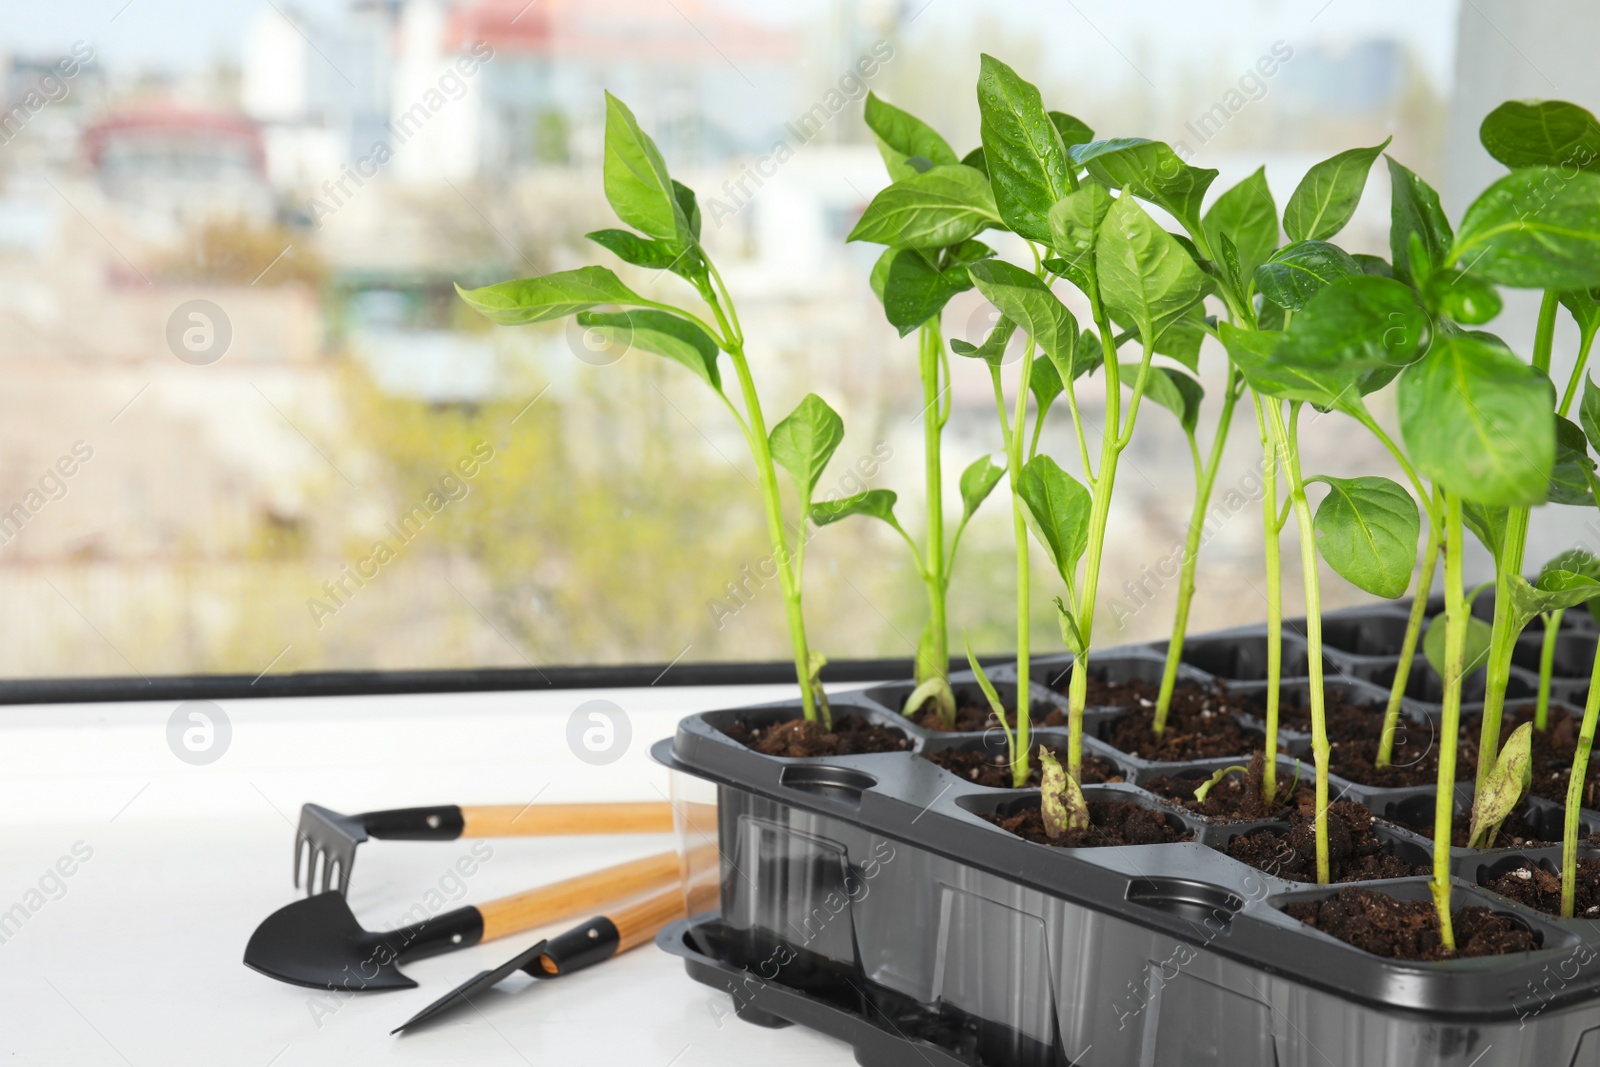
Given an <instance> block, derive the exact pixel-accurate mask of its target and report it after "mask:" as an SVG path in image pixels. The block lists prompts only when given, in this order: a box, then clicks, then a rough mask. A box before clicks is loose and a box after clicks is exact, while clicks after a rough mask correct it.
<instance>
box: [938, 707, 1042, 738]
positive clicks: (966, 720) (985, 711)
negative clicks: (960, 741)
mask: <svg viewBox="0 0 1600 1067" xmlns="http://www.w3.org/2000/svg"><path fill="white" fill-rule="evenodd" d="M1012 710H1013V709H1012V708H1009V707H1008V708H1006V715H1007V717H1009V716H1010V715H1011V712H1012ZM1028 716H1029V721H1030V722H1031V723H1033V724H1034V725H1035V726H1040V725H1046V723H1047V720H1049V719H1050V718H1052V717H1054V716H1060V718H1061V721H1060V722H1059V723H1049V725H1059V726H1065V725H1066V716H1065V713H1064V712H1062V711H1061V709H1060V708H1058V707H1056V706H1055V705H1054V704H1045V703H1041V702H1039V701H1035V702H1034V703H1033V704H1032V705H1030V707H1029V711H1028ZM911 721H912V722H914V723H916V724H917V725H918V726H920V727H922V728H923V729H924V730H937V731H939V732H940V733H945V732H951V731H954V732H957V733H969V734H976V733H982V732H983V731H985V730H999V729H1002V726H1001V723H1000V720H999V719H997V718H995V717H994V711H993V710H992V709H991V708H990V707H989V705H988V704H957V705H956V724H955V725H954V726H946V725H945V723H944V720H942V719H940V718H939V713H938V711H937V710H935V709H934V708H933V707H931V706H929V707H924V708H923V709H922V710H921V711H919V712H917V713H916V715H915V716H913V718H912V720H911ZM1013 725H1015V724H1014V723H1013Z"/></svg>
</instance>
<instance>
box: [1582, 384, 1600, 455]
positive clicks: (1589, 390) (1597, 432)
mask: <svg viewBox="0 0 1600 1067" xmlns="http://www.w3.org/2000/svg"><path fill="white" fill-rule="evenodd" d="M1578 425H1580V426H1582V427H1583V436H1585V437H1587V438H1588V439H1589V444H1590V445H1591V446H1592V447H1593V448H1594V449H1595V451H1597V452H1600V388H1596V387H1595V384H1594V379H1593V378H1591V377H1589V376H1588V375H1587V374H1586V375H1584V376H1583V399H1582V400H1580V401H1579V402H1578Z"/></svg>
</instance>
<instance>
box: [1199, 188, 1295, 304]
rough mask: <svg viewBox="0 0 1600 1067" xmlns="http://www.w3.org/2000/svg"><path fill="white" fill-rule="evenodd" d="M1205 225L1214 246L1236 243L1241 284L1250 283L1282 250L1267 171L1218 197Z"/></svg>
mask: <svg viewBox="0 0 1600 1067" xmlns="http://www.w3.org/2000/svg"><path fill="white" fill-rule="evenodd" d="M1201 224H1202V225H1203V226H1205V231H1206V236H1207V237H1209V238H1210V239H1211V243H1212V245H1213V246H1216V247H1220V246H1221V245H1222V241H1223V239H1224V238H1226V239H1227V240H1229V241H1231V242H1232V243H1233V248H1234V255H1235V256H1236V257H1237V259H1238V262H1239V274H1240V278H1241V283H1244V282H1247V281H1248V280H1249V279H1250V278H1251V277H1252V276H1254V274H1255V271H1256V268H1257V267H1259V266H1260V265H1261V264H1263V263H1265V262H1266V261H1267V257H1269V256H1271V255H1272V252H1273V250H1274V249H1276V248H1277V247H1278V208H1277V205H1276V204H1274V203H1273V201H1272V190H1271V189H1269V188H1267V168H1266V167H1258V168H1256V172H1255V173H1254V174H1252V175H1250V177H1248V178H1246V179H1245V180H1244V181H1242V182H1240V183H1239V184H1238V185H1235V186H1234V187H1233V188H1231V189H1229V190H1227V191H1226V192H1224V193H1223V194H1222V195H1221V196H1219V197H1217V202H1216V203H1214V204H1212V205H1211V207H1210V208H1209V209H1208V210H1207V211H1206V213H1205V217H1204V218H1203V219H1202V220H1201Z"/></svg>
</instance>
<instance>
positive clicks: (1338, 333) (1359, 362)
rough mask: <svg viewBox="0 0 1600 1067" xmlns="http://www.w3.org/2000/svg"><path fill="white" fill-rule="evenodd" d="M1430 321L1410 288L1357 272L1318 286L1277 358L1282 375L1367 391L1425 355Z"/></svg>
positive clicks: (1326, 389)
mask: <svg viewBox="0 0 1600 1067" xmlns="http://www.w3.org/2000/svg"><path fill="white" fill-rule="evenodd" d="M1427 324H1428V320H1427V316H1426V315H1424V314H1423V312H1422V309H1421V308H1420V307H1418V306H1417V301H1416V298H1415V297H1414V296H1412V293H1411V290H1410V289H1409V288H1407V287H1406V286H1404V285H1402V284H1401V283H1399V282H1397V281H1393V280H1391V279H1389V278H1377V277H1373V276H1371V275H1365V274H1363V275H1358V276H1357V277H1354V278H1350V279H1347V280H1344V281H1341V282H1338V283H1335V284H1333V285H1328V286H1325V287H1324V288H1322V289H1321V290H1319V291H1318V292H1317V293H1316V295H1315V296H1313V297H1312V298H1311V300H1310V301H1309V302H1308V303H1307V304H1306V306H1305V309H1304V310H1302V311H1301V312H1300V314H1298V315H1296V316H1295V317H1294V321H1293V322H1291V323H1290V325H1289V330H1288V333H1287V334H1286V335H1285V337H1284V339H1283V343H1282V344H1280V345H1278V347H1277V349H1276V350H1275V351H1274V353H1273V357H1272V358H1273V362H1274V363H1275V364H1277V365H1278V367H1279V368H1280V370H1281V371H1282V372H1283V373H1298V374H1300V375H1302V376H1304V377H1305V378H1308V379H1315V380H1316V382H1317V383H1318V390H1319V391H1320V392H1323V393H1331V394H1332V395H1334V396H1339V395H1340V394H1342V393H1344V392H1345V391H1346V390H1350V389H1352V388H1353V389H1354V391H1355V392H1356V393H1358V394H1360V393H1365V392H1368V391H1370V389H1369V386H1371V387H1377V386H1381V385H1383V384H1386V383H1387V382H1388V381H1389V380H1390V379H1392V378H1393V377H1394V375H1395V374H1397V373H1399V371H1400V369H1401V368H1403V367H1405V366H1407V365H1409V364H1411V363H1413V362H1415V361H1416V360H1417V359H1418V358H1419V357H1420V356H1421V354H1422V348H1421V342H1422V338H1423V334H1424V331H1425V330H1426V329H1427ZM1313 403H1317V404H1319V405H1320V406H1322V407H1326V406H1328V405H1327V404H1325V403H1323V402H1322V401H1320V400H1317V401H1313Z"/></svg>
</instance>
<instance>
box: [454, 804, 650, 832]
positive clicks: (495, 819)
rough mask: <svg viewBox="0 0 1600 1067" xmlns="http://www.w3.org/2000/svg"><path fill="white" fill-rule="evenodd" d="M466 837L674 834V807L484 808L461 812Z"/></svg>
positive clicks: (556, 806)
mask: <svg viewBox="0 0 1600 1067" xmlns="http://www.w3.org/2000/svg"><path fill="white" fill-rule="evenodd" d="M461 823H462V827H461V836H462V837H547V836H548V837H555V836H562V835H576V834H662V833H671V832H672V805H671V804H665V803H659V802H653V801H643V802H639V803H631V804H524V805H521V806H518V805H516V804H483V805H479V806H477V807H471V808H467V807H464V808H462V809H461Z"/></svg>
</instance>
